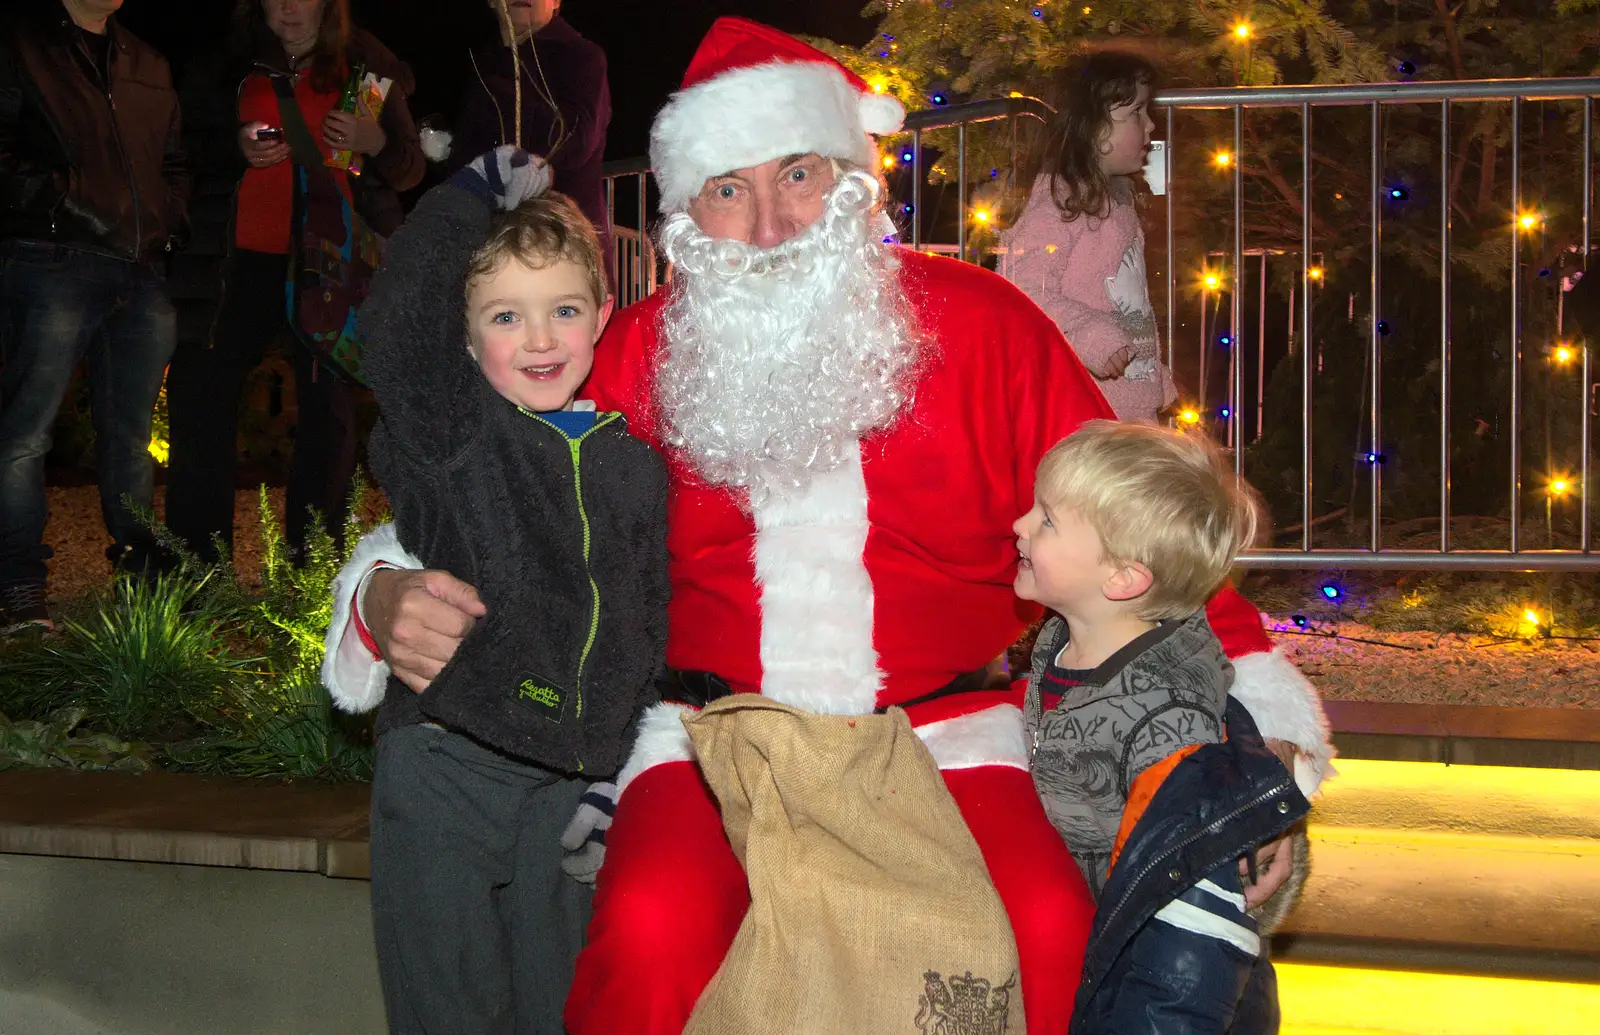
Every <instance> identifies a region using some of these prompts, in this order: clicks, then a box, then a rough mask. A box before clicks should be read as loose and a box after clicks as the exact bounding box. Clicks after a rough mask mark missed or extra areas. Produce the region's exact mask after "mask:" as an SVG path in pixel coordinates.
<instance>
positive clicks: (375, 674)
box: [322, 522, 422, 712]
mask: <svg viewBox="0 0 1600 1035" xmlns="http://www.w3.org/2000/svg"><path fill="white" fill-rule="evenodd" d="M375 564H388V565H390V566H393V567H396V568H420V567H422V562H421V561H419V560H417V559H416V558H415V557H412V556H411V555H410V554H409V553H407V552H406V549H405V547H403V546H401V545H400V539H399V536H398V535H396V534H395V530H394V524H393V523H392V522H391V523H389V524H386V525H380V526H379V527H377V528H375V529H373V530H372V531H371V532H368V533H367V534H366V535H365V536H363V537H362V538H361V542H359V543H357V544H356V548H355V550H354V551H353V552H352V553H351V554H350V559H349V560H348V561H345V563H344V567H342V568H340V569H339V574H338V575H337V576H336V577H335V578H334V580H333V620H332V621H330V622H329V623H328V633H327V636H326V638H325V639H324V640H323V647H324V649H325V651H326V653H325V654H324V655H323V658H322V685H323V686H325V687H327V688H328V693H329V695H330V696H332V698H333V703H334V704H335V705H336V706H337V707H338V708H339V709H340V710H342V711H346V712H366V711H371V710H372V709H373V708H376V707H377V706H378V705H379V704H381V703H382V701H383V692H384V688H385V687H386V686H387V685H388V682H389V666H388V664H387V663H385V662H383V661H375V660H373V657H372V654H371V653H370V652H368V650H367V648H366V645H365V644H363V643H362V642H361V637H360V635H359V634H358V633H357V632H356V629H355V621H354V618H355V614H354V607H356V606H359V598H360V595H361V591H362V590H363V589H364V588H365V587H366V578H367V575H368V574H369V573H370V572H371V570H372V567H373V565H375Z"/></svg>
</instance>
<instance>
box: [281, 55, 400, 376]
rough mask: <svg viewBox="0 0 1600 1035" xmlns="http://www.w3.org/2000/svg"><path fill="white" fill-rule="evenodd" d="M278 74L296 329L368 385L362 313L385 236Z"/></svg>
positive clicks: (333, 365)
mask: <svg viewBox="0 0 1600 1035" xmlns="http://www.w3.org/2000/svg"><path fill="white" fill-rule="evenodd" d="M271 78H272V88H273V92H274V93H276V94H277V97H278V111H279V113H280V114H281V116H282V119H283V129H284V135H285V136H286V137H287V139H288V141H289V150H290V153H291V154H292V155H293V157H294V210H293V215H292V216H291V218H290V224H289V226H290V241H289V277H288V280H287V282H286V283H285V285H284V294H285V303H286V307H287V316H288V320H289V326H290V327H291V328H293V330H294V333H295V337H297V338H299V339H300V342H301V343H302V344H303V345H305V347H306V348H308V349H310V350H311V354H312V355H313V356H315V357H316V358H317V361H318V362H319V363H320V364H322V365H323V366H326V367H328V368H329V369H331V370H333V371H334V372H335V373H336V374H338V375H339V376H340V377H342V378H344V379H345V380H347V381H354V382H356V383H361V351H362V345H363V339H362V336H361V327H360V324H359V323H358V322H357V320H356V310H357V309H358V308H359V307H360V306H361V303H362V302H364V301H366V298H367V291H368V289H369V288H370V287H371V284H372V274H373V272H374V271H375V270H376V269H377V268H378V263H379V262H380V261H381V259H382V257H383V244H384V241H383V238H381V237H379V236H378V235H377V234H375V233H373V232H372V230H371V229H370V228H369V227H368V226H367V224H366V221H365V220H363V219H362V218H361V216H360V215H359V214H357V212H356V211H355V209H354V208H353V207H352V206H351V204H350V199H348V198H347V197H345V195H344V192H343V191H341V190H340V189H339V185H338V183H337V182H336V181H335V180H334V178H333V174H332V173H331V172H329V171H328V169H327V167H326V166H324V164H323V161H322V152H321V151H319V150H318V149H317V146H316V143H315V141H314V140H313V139H312V137H311V130H310V129H309V128H308V127H307V126H306V123H305V119H304V118H303V117H302V116H301V114H300V105H299V104H298V103H296V101H295V99H294V86H293V84H292V83H291V82H290V81H289V79H287V78H286V77H284V76H272V77H271Z"/></svg>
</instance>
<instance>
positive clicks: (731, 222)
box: [689, 154, 836, 248]
mask: <svg viewBox="0 0 1600 1035" xmlns="http://www.w3.org/2000/svg"><path fill="white" fill-rule="evenodd" d="M835 179H836V177H835V174H834V171H833V163H832V162H830V161H829V160H828V159H826V158H823V157H822V156H821V155H818V154H806V155H788V156H787V157H784V158H774V159H772V160H771V161H770V162H762V163H761V164H760V165H752V166H750V167H748V168H745V169H735V170H734V171H732V172H729V173H724V174H722V175H721V176H713V177H712V178H711V179H709V180H707V181H706V182H705V186H703V187H701V188H700V193H699V195H698V196H696V197H695V198H694V200H693V201H690V202H689V217H690V218H691V219H693V220H694V222H695V225H696V226H698V227H699V228H700V229H701V231H702V232H704V233H705V234H707V235H708V236H711V237H720V238H722V239H724V240H729V241H740V242H743V243H744V244H753V245H755V246H756V247H757V248H772V247H775V246H777V245H780V244H782V243H783V242H785V241H787V240H789V239H790V238H792V237H795V236H796V235H798V234H800V233H803V232H804V231H805V230H806V229H808V228H809V227H810V226H811V225H812V224H813V223H815V222H816V221H817V220H818V219H819V218H820V217H821V216H822V208H823V203H824V202H825V201H826V199H827V197H828V190H829V189H830V188H831V187H832V186H833V184H834V181H835Z"/></svg>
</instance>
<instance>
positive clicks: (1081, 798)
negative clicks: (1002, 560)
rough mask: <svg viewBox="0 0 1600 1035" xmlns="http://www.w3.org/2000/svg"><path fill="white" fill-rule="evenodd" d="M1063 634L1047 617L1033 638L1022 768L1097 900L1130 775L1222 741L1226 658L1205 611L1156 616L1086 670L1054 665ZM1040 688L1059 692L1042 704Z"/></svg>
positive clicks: (1061, 625)
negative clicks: (1027, 749) (1157, 621)
mask: <svg viewBox="0 0 1600 1035" xmlns="http://www.w3.org/2000/svg"><path fill="white" fill-rule="evenodd" d="M1068 639H1069V636H1068V631H1067V623H1066V622H1065V621H1063V620H1062V619H1061V618H1059V617H1056V618H1051V619H1050V621H1048V622H1046V623H1045V626H1044V628H1043V629H1042V630H1041V631H1040V633H1039V639H1038V640H1037V642H1036V643H1035V645H1034V649H1033V665H1032V675H1031V676H1030V677H1029V680H1028V694H1027V702H1026V712H1025V714H1026V718H1027V726H1028V733H1029V736H1030V737H1031V739H1032V763H1031V765H1030V766H1029V768H1030V769H1031V770H1032V772H1033V782H1034V786H1035V787H1036V788H1037V789H1038V791H1039V797H1040V799H1041V800H1042V801H1043V802H1044V809H1045V813H1046V814H1047V815H1048V816H1049V817H1050V822H1051V824H1052V825H1054V826H1055V828H1056V830H1057V831H1058V832H1060V834H1061V837H1062V839H1063V840H1065V841H1066V843H1067V847H1068V848H1070V849H1071V850H1072V855H1073V858H1074V859H1076V860H1077V862H1078V866H1079V868H1080V869H1082V870H1083V875H1084V877H1086V878H1087V879H1088V881H1089V887H1090V890H1092V891H1093V892H1094V895H1095V898H1096V899H1098V898H1099V897H1100V892H1101V889H1103V888H1104V887H1105V882H1106V874H1107V872H1108V871H1109V869H1110V866H1111V851H1112V847H1113V846H1114V845H1115V843H1116V838H1117V830H1118V828H1119V827H1120V826H1121V823H1122V811H1123V806H1125V805H1126V804H1127V802H1128V790H1129V788H1130V787H1132V786H1133V781H1134V780H1135V779H1137V778H1138V776H1139V774H1140V773H1142V772H1144V771H1145V770H1146V769H1147V768H1149V767H1150V766H1152V765H1154V764H1155V763H1157V762H1159V761H1161V760H1162V759H1164V758H1166V757H1167V756H1168V755H1171V754H1172V753H1173V752H1174V751H1178V750H1180V749H1182V748H1185V747H1188V746H1190V745H1192V744H1216V743H1220V742H1221V740H1222V713H1223V710H1224V708H1225V707H1226V706H1227V700H1228V688H1229V687H1230V686H1231V685H1232V684H1233V665H1232V664H1231V663H1230V662H1229V661H1228V658H1227V655H1225V654H1224V653H1223V651H1222V645H1221V644H1220V643H1219V642H1217V637H1216V634H1215V633H1213V632H1212V631H1211V626H1210V624H1209V623H1207V621H1206V616H1205V612H1204V611H1197V612H1196V613H1194V614H1192V615H1190V616H1189V617H1188V618H1185V619H1183V620H1182V621H1172V622H1163V623H1162V624H1161V625H1160V626H1159V627H1157V628H1155V629H1152V630H1150V631H1149V632H1147V633H1145V634H1144V635H1143V636H1140V637H1138V638H1137V639H1135V640H1133V641H1132V642H1131V643H1129V644H1128V645H1127V646H1126V647H1123V648H1122V649H1121V650H1119V651H1117V653H1115V654H1113V655H1112V656H1111V657H1110V658H1108V659H1107V660H1106V661H1105V662H1104V663H1102V664H1101V665H1099V666H1098V667H1096V668H1095V669H1094V670H1093V671H1092V672H1069V671H1066V670H1063V669H1061V668H1058V667H1056V666H1055V659H1056V655H1057V654H1059V653H1060V652H1061V648H1062V647H1064V646H1066V644H1067V641H1068ZM1046 693H1057V694H1061V700H1060V701H1059V702H1058V703H1056V704H1055V705H1054V706H1053V707H1051V708H1050V709H1049V710H1048V711H1046V710H1044V708H1043V695H1044V694H1046Z"/></svg>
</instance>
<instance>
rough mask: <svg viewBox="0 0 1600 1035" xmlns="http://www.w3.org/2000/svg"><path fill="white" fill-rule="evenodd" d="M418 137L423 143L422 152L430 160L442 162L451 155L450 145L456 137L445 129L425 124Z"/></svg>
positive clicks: (418, 132)
mask: <svg viewBox="0 0 1600 1035" xmlns="http://www.w3.org/2000/svg"><path fill="white" fill-rule="evenodd" d="M417 138H418V140H419V141H420V142H421V144H422V153H423V155H425V156H426V157H427V159H428V161H430V162H442V161H444V160H445V159H446V158H449V157H450V145H451V143H453V142H454V139H455V138H454V137H452V136H451V135H450V134H449V133H448V132H446V131H445V130H442V129H434V128H433V127H432V126H423V127H422V128H421V129H420V130H418V131H417Z"/></svg>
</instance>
